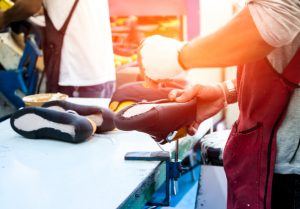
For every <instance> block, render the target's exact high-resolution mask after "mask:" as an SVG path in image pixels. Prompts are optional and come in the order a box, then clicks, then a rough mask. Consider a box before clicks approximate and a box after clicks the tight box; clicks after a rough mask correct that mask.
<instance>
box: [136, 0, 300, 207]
mask: <svg viewBox="0 0 300 209" xmlns="http://www.w3.org/2000/svg"><path fill="white" fill-rule="evenodd" d="M299 20H300V2H299V1H298V0H252V1H251V0H250V1H247V4H246V6H245V7H244V8H243V9H242V10H241V11H240V12H239V13H238V14H237V15H236V16H235V17H233V19H232V20H231V21H229V22H228V23H227V24H226V25H224V26H223V27H221V28H220V29H218V30H217V31H215V32H214V33H212V34H210V35H208V36H205V37H198V38H196V39H194V40H192V41H190V42H188V43H187V44H186V43H182V42H179V41H177V40H174V39H169V38H165V37H161V36H151V37H148V38H146V39H145V40H144V42H143V44H142V45H141V47H140V51H139V54H140V60H141V61H140V62H141V70H142V74H143V75H144V76H145V79H146V81H147V82H148V84H149V85H150V86H151V85H152V86H153V85H157V83H159V82H160V81H164V80H168V79H170V78H172V77H174V76H176V75H178V74H179V73H181V72H182V71H184V70H187V69H190V68H201V67H226V66H233V65H239V68H238V74H237V80H236V81H225V82H223V83H221V84H216V85H211V86H208V85H207V86H204V85H195V86H193V87H191V88H190V89H185V90H174V91H172V92H171V93H170V94H169V97H170V98H171V99H174V100H175V101H177V102H186V101H188V100H191V99H192V98H194V97H197V99H198V104H197V108H198V110H197V118H196V121H195V122H194V123H193V124H191V126H190V129H189V132H190V134H194V133H195V131H196V129H197V128H198V126H199V124H200V123H201V122H202V121H203V120H205V119H207V118H209V117H211V116H213V115H214V114H215V113H217V112H218V111H219V110H221V109H222V108H223V107H224V106H225V105H224V103H227V104H230V103H233V102H235V101H238V103H239V109H240V115H239V118H238V120H237V121H236V123H235V124H234V126H233V127H232V130H231V134H230V136H229V139H228V141H227V144H226V146H225V150H224V155H223V163H224V169H225V173H226V177H227V185H228V192H227V194H228V198H227V208H228V209H233V208H234V209H241V208H242V209H245V208H253V209H258V208H259V209H262V208H264V209H270V208H272V209H277V208H278V209H296V208H298V209H299V208H300V193H299V191H300V183H299V182H300V151H299V144H300V125H299V124H300V89H299V83H300V50H299V46H300V21H299Z"/></svg>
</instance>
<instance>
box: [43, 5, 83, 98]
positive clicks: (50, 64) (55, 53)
mask: <svg viewBox="0 0 300 209" xmlns="http://www.w3.org/2000/svg"><path fill="white" fill-rule="evenodd" d="M78 2H79V0H75V3H74V5H73V7H72V9H71V11H70V13H69V15H68V17H67V19H66V21H65V22H64V24H63V26H62V28H61V29H60V30H57V29H56V28H55V27H54V25H53V23H52V21H51V19H50V18H49V15H48V13H47V11H46V9H45V20H46V27H45V34H44V37H45V40H44V63H45V69H44V70H45V73H46V77H47V82H46V91H47V92H50V93H51V92H54V93H55V92H57V91H58V81H59V71H60V62H61V52H62V47H63V42H64V36H65V33H66V30H67V28H68V25H69V22H70V20H71V18H72V15H73V13H74V11H75V8H76V6H77V4H78Z"/></svg>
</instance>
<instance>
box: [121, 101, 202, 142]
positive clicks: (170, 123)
mask: <svg viewBox="0 0 300 209" xmlns="http://www.w3.org/2000/svg"><path fill="white" fill-rule="evenodd" d="M196 110H197V100H196V99H193V100H191V101H189V102H186V103H177V102H170V101H169V100H166V99H164V100H159V101H154V102H148V103H146V102H144V103H143V102H141V103H136V104H133V105H130V106H128V107H126V108H124V109H122V110H121V111H119V112H118V113H117V114H116V115H115V125H116V127H117V128H118V129H120V130H124V131H131V130H136V131H140V132H144V133H147V134H149V135H150V136H151V137H152V138H153V139H154V140H155V141H156V142H158V143H160V144H165V143H167V142H170V141H172V140H174V139H177V138H178V137H179V135H178V134H180V135H181V136H182V130H183V129H184V128H186V127H187V126H188V125H190V124H191V123H192V122H193V121H194V120H195V118H196ZM185 134H186V133H185Z"/></svg>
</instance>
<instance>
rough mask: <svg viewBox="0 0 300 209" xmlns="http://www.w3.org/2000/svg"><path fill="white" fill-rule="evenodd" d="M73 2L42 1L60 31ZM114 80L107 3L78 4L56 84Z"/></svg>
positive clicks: (88, 84) (71, 0)
mask: <svg viewBox="0 0 300 209" xmlns="http://www.w3.org/2000/svg"><path fill="white" fill-rule="evenodd" d="M74 2H75V0H66V1H64V2H61V1H59V0H49V1H48V0H44V5H45V8H46V10H47V12H48V15H49V17H50V19H51V21H52V22H53V25H54V27H55V28H56V29H57V30H59V29H60V28H61V27H62V26H63V24H64V22H65V20H66V18H67V17H68V15H69V13H70V10H71V8H72V6H73V4H74ZM110 80H115V68H114V59H113V48H112V37H111V28H110V22H109V9H108V2H107V1H93V0H84V1H82V0H79V2H78V5H77V7H76V9H75V11H74V13H73V16H72V18H71V20H70V23H69V25H68V27H67V31H66V34H65V36H64V43H63V48H62V55H61V64H60V76H59V84H60V85H63V86H90V85H97V84H100V83H104V82H106V81H110Z"/></svg>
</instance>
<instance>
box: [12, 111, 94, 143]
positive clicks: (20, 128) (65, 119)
mask: <svg viewBox="0 0 300 209" xmlns="http://www.w3.org/2000/svg"><path fill="white" fill-rule="evenodd" d="M36 116H37V117H36ZM22 117H26V119H27V120H28V122H26V124H22V123H21V124H19V123H18V122H17V120H24V118H23V119H22ZM10 124H11V127H12V128H13V130H14V131H16V132H17V133H18V134H20V135H22V136H24V137H26V138H30V139H55V140H59V141H65V142H71V143H80V142H83V141H85V140H86V139H87V138H89V137H90V136H91V135H92V134H93V127H92V125H91V123H90V122H89V120H88V119H86V118H85V117H82V116H80V115H75V114H71V113H67V112H60V111H55V110H51V109H47V108H41V107H27V108H23V109H20V110H18V111H17V112H15V113H14V114H13V115H12V117H11V119H10ZM63 125H68V128H69V129H72V130H74V132H72V131H70V130H66V129H64V128H63ZM25 126H26V127H27V128H28V127H30V129H32V130H30V131H28V130H24V127H25ZM39 126H41V127H39ZM35 127H38V128H37V129H34V128H35ZM25 129H26V128H25Z"/></svg>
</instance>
